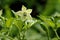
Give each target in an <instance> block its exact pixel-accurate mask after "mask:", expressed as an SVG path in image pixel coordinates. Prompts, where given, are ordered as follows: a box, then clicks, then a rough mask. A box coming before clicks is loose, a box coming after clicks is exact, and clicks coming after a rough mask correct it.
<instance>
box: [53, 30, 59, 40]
mask: <svg viewBox="0 0 60 40" xmlns="http://www.w3.org/2000/svg"><path fill="white" fill-rule="evenodd" d="M54 32H55V34H56V37H57V38H58V40H59V36H58V34H57V32H56V30H54Z"/></svg>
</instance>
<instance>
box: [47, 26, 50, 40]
mask: <svg viewBox="0 0 60 40" xmlns="http://www.w3.org/2000/svg"><path fill="white" fill-rule="evenodd" d="M47 36H48V40H50V35H49V29H48V27H47Z"/></svg>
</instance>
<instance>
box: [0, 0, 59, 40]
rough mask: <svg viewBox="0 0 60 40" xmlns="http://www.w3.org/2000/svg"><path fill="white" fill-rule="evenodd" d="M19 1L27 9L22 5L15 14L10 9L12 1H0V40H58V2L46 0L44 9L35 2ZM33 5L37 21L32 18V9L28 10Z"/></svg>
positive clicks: (34, 0)
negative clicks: (23, 3) (36, 13)
mask: <svg viewBox="0 0 60 40" xmlns="http://www.w3.org/2000/svg"><path fill="white" fill-rule="evenodd" d="M20 1H22V2H25V3H26V4H27V7H28V9H27V8H26V7H25V6H24V5H22V8H21V10H19V11H17V12H15V11H14V10H12V9H10V4H11V3H12V2H14V0H5V1H4V0H0V6H1V7H2V9H1V10H0V40H60V37H59V35H58V33H57V30H58V28H60V5H59V4H60V0H47V3H46V4H45V7H42V5H40V4H39V3H37V2H36V1H37V0H30V1H29V0H20ZM35 4H36V10H37V12H38V13H40V14H39V15H37V17H38V18H39V19H37V18H33V17H32V16H31V13H32V11H33V9H29V8H32V6H33V5H34V6H35ZM43 8H44V9H43ZM59 32H60V31H59Z"/></svg>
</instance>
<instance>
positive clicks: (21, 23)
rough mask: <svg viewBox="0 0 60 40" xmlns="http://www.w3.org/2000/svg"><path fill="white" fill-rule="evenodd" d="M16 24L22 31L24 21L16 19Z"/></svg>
mask: <svg viewBox="0 0 60 40" xmlns="http://www.w3.org/2000/svg"><path fill="white" fill-rule="evenodd" d="M14 24H15V25H16V26H17V27H18V28H19V29H20V31H21V30H22V27H23V22H22V21H21V20H14Z"/></svg>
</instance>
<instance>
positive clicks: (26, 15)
mask: <svg viewBox="0 0 60 40" xmlns="http://www.w3.org/2000/svg"><path fill="white" fill-rule="evenodd" d="M31 12H32V9H27V8H26V7H25V6H24V5H22V9H21V11H18V12H14V13H15V14H16V15H18V16H20V17H21V20H23V21H25V20H28V19H32V17H31V15H30V14H31Z"/></svg>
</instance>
